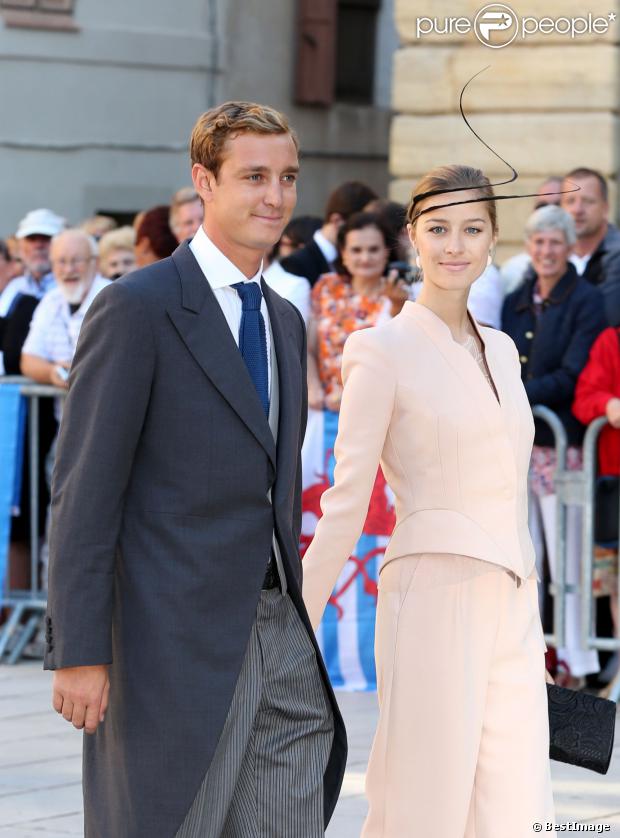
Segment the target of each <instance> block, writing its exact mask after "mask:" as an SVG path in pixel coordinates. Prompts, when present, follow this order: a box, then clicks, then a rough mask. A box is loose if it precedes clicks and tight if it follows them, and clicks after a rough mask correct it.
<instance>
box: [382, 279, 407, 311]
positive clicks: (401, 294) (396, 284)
mask: <svg viewBox="0 0 620 838" xmlns="http://www.w3.org/2000/svg"><path fill="white" fill-rule="evenodd" d="M383 293H384V295H385V296H386V297H387V299H388V300H389V301H390V302H391V304H392V308H391V311H390V314H391V316H392V317H396V315H397V314H400V312H401V310H402V307H403V306H404V305H405V303H406V302H407V300H408V299H409V291H408V289H407V286H406V285H405V283H404V282H403V281H402V280H399V279H398V271H396V270H391V271H390V272H389V273H388V275H387V277H386V285H385V290H384V292H383Z"/></svg>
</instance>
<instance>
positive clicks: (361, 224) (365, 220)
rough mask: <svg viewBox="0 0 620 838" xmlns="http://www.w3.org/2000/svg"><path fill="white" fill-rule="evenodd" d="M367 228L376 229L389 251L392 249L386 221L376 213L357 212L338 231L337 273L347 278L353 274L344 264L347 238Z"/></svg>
mask: <svg viewBox="0 0 620 838" xmlns="http://www.w3.org/2000/svg"><path fill="white" fill-rule="evenodd" d="M366 227H374V228H375V230H378V231H379V232H380V233H381V235H382V236H383V242H384V244H385V246H386V247H387V248H388V249H389V247H390V236H391V233H390V230H389V228H388V226H387V225H386V223H385V221H384V220H383V219H382V218H381V216H380V215H378V214H377V213H376V212H356V213H354V214H353V215H352V216H351V217H350V218H349V219H348V220H347V221H345V223H344V224H343V225H342V227H341V228H340V229H339V230H338V237H337V239H336V245H337V247H338V256H337V258H336V261H335V263H334V266H335V268H336V271H337V272H338V273H339V274H340V276H343V277H345V278H347V277H350V276H351V274H350V273H349V271H348V270H347V269H346V268H345V266H344V264H343V262H342V251H343V250H344V246H345V244H346V241H347V236H348V235H349V233H351V232H353V230H365V229H366Z"/></svg>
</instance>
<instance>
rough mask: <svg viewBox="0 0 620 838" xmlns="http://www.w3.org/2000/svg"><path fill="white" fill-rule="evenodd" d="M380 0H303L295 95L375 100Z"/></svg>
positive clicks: (313, 99) (327, 100)
mask: <svg viewBox="0 0 620 838" xmlns="http://www.w3.org/2000/svg"><path fill="white" fill-rule="evenodd" d="M380 5H381V0H298V28H297V44H296V47H297V51H296V55H297V76H296V90H295V94H296V95H295V98H296V101H297V102H298V103H299V104H303V105H323V106H328V105H331V104H332V103H333V102H334V101H342V102H353V103H357V104H372V102H373V98H374V76H375V43H376V30H377V15H378V12H379V8H380Z"/></svg>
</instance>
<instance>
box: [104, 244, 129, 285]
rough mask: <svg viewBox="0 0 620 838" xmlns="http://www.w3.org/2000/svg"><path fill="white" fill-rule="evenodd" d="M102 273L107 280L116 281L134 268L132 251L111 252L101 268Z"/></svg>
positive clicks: (119, 250)
mask: <svg viewBox="0 0 620 838" xmlns="http://www.w3.org/2000/svg"><path fill="white" fill-rule="evenodd" d="M101 267H102V273H103V275H104V276H106V277H108V279H118V278H119V277H121V276H124V275H125V274H128V273H129V271H132V270H133V269H134V268H135V267H136V260H135V259H134V255H133V250H122V249H118V250H112V251H110V253H109V254H108V258H107V259H106V260H105V264H103V265H102V266H101Z"/></svg>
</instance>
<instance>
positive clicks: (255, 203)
mask: <svg viewBox="0 0 620 838" xmlns="http://www.w3.org/2000/svg"><path fill="white" fill-rule="evenodd" d="M298 170H299V164H298V159H297V149H296V148H295V143H294V142H293V140H292V138H291V136H290V134H254V133H247V134H240V135H238V136H237V137H234V138H233V139H230V140H228V141H227V143H226V145H225V147H224V159H223V161H222V164H221V166H220V170H219V172H218V176H217V178H215V177H214V176H213V174H212V173H211V172H209V171H207V170H206V169H205V168H204V167H203V166H200V165H198V164H196V165H195V166H194V169H193V172H192V174H193V176H194V185H195V186H196V189H197V191H198V192H199V194H200V195H201V197H202V198H203V201H204V203H205V218H204V228H205V230H206V232H207V235H208V236H209V237H210V238H211V239H212V240H213V241H214V243H215V244H216V245H217V246H218V247H221V246H225V247H226V248H227V249H228V250H232V251H234V250H238V251H240V250H244V251H246V252H247V251H252V252H253V253H261V254H262V253H264V252H265V251H266V250H270V249H271V248H272V247H273V246H274V244H275V243H276V242H277V241H278V239H279V238H280V236H281V235H282V231H283V230H284V228H285V227H286V225H287V223H288V222H289V220H290V217H291V215H292V213H293V210H294V208H295V204H296V203H297V173H298Z"/></svg>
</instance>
